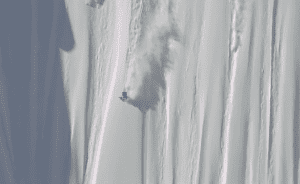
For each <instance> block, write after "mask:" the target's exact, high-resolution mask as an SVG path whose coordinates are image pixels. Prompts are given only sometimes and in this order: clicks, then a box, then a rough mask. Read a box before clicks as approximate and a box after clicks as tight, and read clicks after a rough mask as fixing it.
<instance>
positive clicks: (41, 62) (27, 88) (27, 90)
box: [0, 0, 74, 184]
mask: <svg viewBox="0 0 300 184" xmlns="http://www.w3.org/2000/svg"><path fill="white" fill-rule="evenodd" d="M0 7H1V11H2V13H1V14H2V15H5V18H4V19H5V20H4V19H3V17H2V19H1V20H0V24H1V25H0V30H1V34H0V37H1V39H0V40H1V42H0V47H1V58H2V60H1V61H2V62H1V63H0V64H1V66H0V69H1V70H2V71H3V73H2V74H3V75H1V77H0V80H1V81H0V82H1V83H2V84H3V85H4V86H3V88H4V90H3V91H4V92H5V93H4V97H3V96H2V98H4V101H5V105H3V104H2V105H3V106H2V108H1V112H0V115H1V122H0V125H1V126H0V128H3V129H6V128H4V126H6V125H7V124H9V126H10V127H9V129H10V132H11V134H10V138H9V135H8V134H7V135H6V136H5V141H4V142H6V143H7V145H10V144H11V145H12V146H11V147H12V148H11V151H9V152H10V153H11V154H9V159H10V160H11V164H10V165H11V168H12V169H11V170H12V171H11V170H7V167H6V166H5V165H2V164H0V178H1V179H3V178H2V177H1V176H6V175H7V173H8V172H11V173H12V175H13V177H14V179H15V182H16V183H20V182H21V181H23V182H24V183H28V184H29V183H50V182H51V183H68V182H69V172H70V165H71V161H70V158H71V147H70V124H69V122H70V121H69V113H68V108H67V104H66V99H65V96H64V88H63V86H64V85H63V78H62V76H63V75H62V67H61V61H60V54H59V48H61V49H63V50H66V51H69V50H71V49H72V48H73V46H74V38H73V33H72V30H71V26H70V21H69V19H68V16H67V12H66V7H65V4H64V1H63V0H50V1H38V0H31V1H2V2H1V3H0ZM2 71H1V72H2ZM7 114H9V115H8V116H6V115H7ZM5 116H6V117H5ZM2 138H4V137H3V136H1V139H2ZM7 147H10V146H7ZM1 157H3V155H1V153H0V158H1ZM0 161H1V159H0ZM1 179H0V181H1V183H11V181H8V179H6V178H5V177H4V180H5V181H4V182H2V180H1Z"/></svg>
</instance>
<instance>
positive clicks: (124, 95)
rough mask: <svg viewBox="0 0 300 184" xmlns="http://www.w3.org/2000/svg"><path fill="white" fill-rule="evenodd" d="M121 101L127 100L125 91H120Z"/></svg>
mask: <svg viewBox="0 0 300 184" xmlns="http://www.w3.org/2000/svg"><path fill="white" fill-rule="evenodd" d="M119 98H120V99H121V100H122V101H123V102H124V101H125V100H127V92H122V97H119Z"/></svg>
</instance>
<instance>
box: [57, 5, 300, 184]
mask: <svg viewBox="0 0 300 184" xmlns="http://www.w3.org/2000/svg"><path fill="white" fill-rule="evenodd" d="M95 2H96V1H95ZM66 5H67V7H68V12H69V16H70V19H71V24H72V28H73V32H74V37H75V45H76V46H75V48H74V49H73V50H72V51H70V52H64V51H62V60H63V62H64V64H65V69H64V72H65V87H66V91H67V93H68V98H69V108H70V117H71V124H72V139H71V144H72V150H73V152H72V161H73V162H72V164H73V165H72V172H71V181H70V183H147V184H148V183H149V184H152V183H220V184H221V183H222V184H224V183H237V184H239V183H297V182H298V181H299V179H298V178H299V174H298V173H299V147H298V143H299V116H298V114H299V75H298V73H299V53H298V52H299V44H298V43H300V42H299V41H300V40H299V36H298V34H299V25H298V24H297V23H298V22H299V17H300V16H299V12H300V11H299V7H300V6H299V5H300V4H299V2H297V1H296V0H288V1H277V0H275V1H271V0H266V1H255V0H252V1H244V0H231V1H218V0H212V1H208V0H207V1H205V0H181V1H180V0H174V1H167V0H151V1H143V0H131V1H129V0H127V1H121V0H120V1H119V0H116V1H104V2H103V4H102V5H100V4H99V6H98V8H93V7H90V6H86V4H85V2H83V1H80V0H75V1H66ZM94 7H95V6H94ZM121 17H122V18H121ZM123 90H125V91H127V92H128V96H129V100H128V101H127V102H122V101H121V100H120V99H119V98H118V97H119V96H121V92H122V91H123ZM125 176H126V177H125ZM142 181H143V182H142ZM298 183H299V182H298Z"/></svg>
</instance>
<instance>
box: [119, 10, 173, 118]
mask: <svg viewBox="0 0 300 184" xmlns="http://www.w3.org/2000/svg"><path fill="white" fill-rule="evenodd" d="M167 10H168V8H165V9H164V10H163V9H156V10H155V11H153V12H151V13H150V15H147V17H146V18H145V19H146V20H143V25H142V26H143V30H142V34H141V36H140V38H139V40H138V42H137V45H136V47H135V49H134V51H133V53H132V54H131V55H130V62H129V64H128V71H127V77H126V83H125V86H124V92H127V97H128V100H127V102H128V103H130V104H132V105H134V106H135V107H137V108H139V109H140V110H141V111H143V112H144V111H146V110H148V109H149V108H151V109H155V108H154V106H155V104H156V103H157V102H158V101H159V89H160V88H163V89H165V79H164V70H165V68H166V66H167V65H168V64H169V63H170V60H169V57H168V53H169V50H168V49H169V40H170V39H171V38H173V39H174V38H175V37H176V35H177V34H174V33H175V31H174V30H172V29H171V28H172V24H171V22H170V20H169V17H170V15H169V13H168V11H167Z"/></svg>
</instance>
